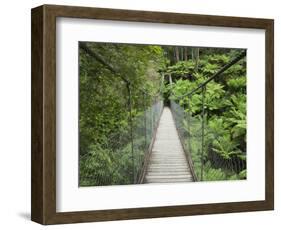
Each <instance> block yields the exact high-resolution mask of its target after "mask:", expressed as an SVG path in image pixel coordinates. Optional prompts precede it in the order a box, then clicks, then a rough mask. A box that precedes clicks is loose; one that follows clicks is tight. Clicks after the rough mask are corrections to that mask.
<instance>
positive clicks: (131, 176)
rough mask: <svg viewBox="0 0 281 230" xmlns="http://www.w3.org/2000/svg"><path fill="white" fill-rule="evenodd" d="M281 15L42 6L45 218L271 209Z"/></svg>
mask: <svg viewBox="0 0 281 230" xmlns="http://www.w3.org/2000/svg"><path fill="white" fill-rule="evenodd" d="M273 33H274V26H273V20H271V19H257V18H240V17H225V16H210V15H193V14H179V13H163V12H147V11H130V10H116V9H102V8H88V7H73V6H57V5H43V6H40V7H37V8H34V9H32V159H31V160H32V205H31V207H32V210H31V218H32V220H33V221H36V222H38V223H41V224H59V223H75V222H89V221H106V220H121V219H137V218H153V217H168V216H182V215H197V214H212V213H228V212H243V211H258V210H272V209H273V208H274V98H273V95H274V92H273V88H274V85H273V84H274V83H273V69H274V66H273V65H274V42H273V39H274V35H273Z"/></svg>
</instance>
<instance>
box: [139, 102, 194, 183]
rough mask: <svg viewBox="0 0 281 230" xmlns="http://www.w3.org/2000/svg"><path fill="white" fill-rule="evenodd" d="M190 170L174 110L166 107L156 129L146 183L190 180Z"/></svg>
mask: <svg viewBox="0 0 281 230" xmlns="http://www.w3.org/2000/svg"><path fill="white" fill-rule="evenodd" d="M190 181H194V178H193V176H192V174H191V171H190V166H189V164H188V162H187V159H186V156H185V153H184V149H183V147H182V144H181V142H180V138H179V135H178V132H177V128H176V125H175V122H174V120H173V117H172V112H171V110H170V108H169V107H164V109H163V113H162V116H161V117H160V120H159V126H158V128H157V131H156V136H155V141H154V144H153V147H152V151H151V156H150V160H149V163H148V166H147V171H146V175H145V179H144V183H170V182H174V183H176V182H190Z"/></svg>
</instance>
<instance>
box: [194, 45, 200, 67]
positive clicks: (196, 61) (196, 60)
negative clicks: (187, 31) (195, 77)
mask: <svg viewBox="0 0 281 230" xmlns="http://www.w3.org/2000/svg"><path fill="white" fill-rule="evenodd" d="M194 56H195V68H194V69H195V72H198V65H199V48H194Z"/></svg>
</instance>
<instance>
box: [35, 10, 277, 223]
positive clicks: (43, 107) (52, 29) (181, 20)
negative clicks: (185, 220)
mask: <svg viewBox="0 0 281 230" xmlns="http://www.w3.org/2000/svg"><path fill="white" fill-rule="evenodd" d="M57 17H71V18H87V19H103V20H117V21H118V20H120V21H131V22H149V23H172V24H186V25H203V26H220V27H238V28H255V29H264V30H265V36H266V39H265V42H266V44H265V47H266V51H265V66H266V71H265V76H266V81H265V82H266V84H265V89H266V101H265V102H266V103H265V108H266V114H265V117H266V120H265V124H266V127H265V128H266V129H265V130H266V133H265V143H266V149H265V159H266V160H265V169H266V171H265V178H266V182H265V200H264V201H249V202H232V203H215V204H198V205H181V206H165V207H147V208H130V209H117V210H116V209H114V210H101V211H79V212H56V18H57ZM31 51H32V158H31V163H32V169H31V173H32V178H31V180H32V186H31V192H32V194H31V198H32V199H31V203H32V204H31V219H32V220H33V221H35V222H38V223H41V224H62V223H75V222H89V221H108V220H122V219H138V218H155V217H169V216H184V215H198V214H214V213H230V212H245V211H259V210H273V209H274V73H273V70H274V21H273V20H271V19H257V18H241V17H225V16H209V15H194V14H179V13H162V12H147V11H131V10H116V9H102V8H88V7H73V6H57V5H43V6H39V7H37V8H34V9H32V50H31Z"/></svg>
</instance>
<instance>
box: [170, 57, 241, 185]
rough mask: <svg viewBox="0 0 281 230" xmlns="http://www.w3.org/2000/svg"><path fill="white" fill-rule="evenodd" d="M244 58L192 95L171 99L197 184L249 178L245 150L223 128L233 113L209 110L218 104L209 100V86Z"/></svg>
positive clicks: (230, 128) (231, 133)
mask: <svg viewBox="0 0 281 230" xmlns="http://www.w3.org/2000/svg"><path fill="white" fill-rule="evenodd" d="M245 55H246V53H245V52H243V53H241V54H240V55H238V56H237V57H236V58H234V59H233V60H232V61H231V62H230V63H228V64H227V65H225V66H224V67H223V68H222V69H221V70H219V71H218V72H217V73H216V74H214V75H213V76H212V77H210V78H209V79H208V80H207V81H205V82H203V83H202V84H200V85H199V86H198V87H197V88H195V89H194V90H192V91H191V92H188V93H186V94H185V95H183V96H180V97H176V96H173V95H172V96H171V97H170V105H171V110H172V113H173V117H174V120H175V123H176V127H177V130H178V133H179V136H180V139H181V141H182V144H183V147H184V149H185V151H186V153H187V157H188V158H189V159H190V162H189V163H190V166H191V168H192V169H191V170H192V174H193V176H194V179H195V180H197V181H214V180H232V179H244V178H246V152H245V151H244V150H245V149H244V148H241V146H239V144H233V142H232V141H231V138H232V136H233V127H231V125H230V126H228V127H224V126H223V124H222V122H221V121H222V117H223V116H224V115H225V114H226V113H229V112H231V111H227V109H220V110H217V111H216V113H214V114H215V115H214V114H211V113H212V111H211V110H209V108H208V106H207V104H208V103H210V102H211V100H215V99H214V98H212V97H211V96H210V93H209V92H210V91H209V88H208V87H209V86H210V84H209V83H210V82H212V80H214V79H215V78H216V77H217V76H219V75H220V74H222V73H223V72H224V71H225V70H227V69H228V68H230V67H231V66H232V65H235V64H236V63H237V62H238V61H239V60H241V59H242V58H243V57H245ZM225 94H227V92H225ZM226 96H229V95H224V96H222V98H221V100H223V98H224V97H226ZM244 115H245V114H244ZM211 117H212V119H211Z"/></svg>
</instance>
